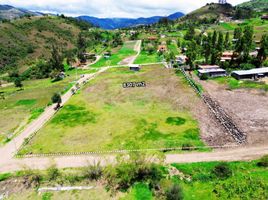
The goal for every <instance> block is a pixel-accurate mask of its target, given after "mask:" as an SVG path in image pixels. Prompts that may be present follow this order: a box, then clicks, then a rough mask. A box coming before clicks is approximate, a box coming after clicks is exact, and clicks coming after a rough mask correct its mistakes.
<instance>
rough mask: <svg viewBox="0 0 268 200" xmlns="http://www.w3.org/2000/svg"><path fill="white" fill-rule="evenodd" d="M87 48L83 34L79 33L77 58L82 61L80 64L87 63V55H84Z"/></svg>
mask: <svg viewBox="0 0 268 200" xmlns="http://www.w3.org/2000/svg"><path fill="white" fill-rule="evenodd" d="M86 47H87V44H86V40H85V38H84V37H83V35H82V33H79V35H78V39H77V49H78V51H77V57H78V59H79V60H80V62H85V61H86V58H85V55H84V53H85V51H86Z"/></svg>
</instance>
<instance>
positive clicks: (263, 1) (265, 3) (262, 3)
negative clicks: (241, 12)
mask: <svg viewBox="0 0 268 200" xmlns="http://www.w3.org/2000/svg"><path fill="white" fill-rule="evenodd" d="M237 7H240V8H250V9H253V10H256V11H266V12H268V0H251V1H248V2H244V3H242V4H239V5H237Z"/></svg>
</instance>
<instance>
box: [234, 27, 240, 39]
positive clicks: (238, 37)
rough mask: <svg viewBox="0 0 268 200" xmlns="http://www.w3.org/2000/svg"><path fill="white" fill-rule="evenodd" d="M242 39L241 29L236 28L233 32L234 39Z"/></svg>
mask: <svg viewBox="0 0 268 200" xmlns="http://www.w3.org/2000/svg"><path fill="white" fill-rule="evenodd" d="M241 37H242V28H241V27H237V28H235V30H234V39H240V38H241Z"/></svg>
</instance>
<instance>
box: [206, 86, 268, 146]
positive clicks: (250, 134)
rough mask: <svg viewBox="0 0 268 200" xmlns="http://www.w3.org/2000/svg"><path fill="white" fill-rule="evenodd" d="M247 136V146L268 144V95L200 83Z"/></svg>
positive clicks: (254, 90)
mask: <svg viewBox="0 0 268 200" xmlns="http://www.w3.org/2000/svg"><path fill="white" fill-rule="evenodd" d="M201 84H202V85H203V87H204V89H205V90H206V91H207V92H208V93H209V94H210V95H211V96H212V97H213V98H214V99H216V100H217V101H218V102H219V103H220V105H221V106H222V107H223V108H224V110H225V111H226V112H227V113H228V114H229V115H230V116H231V117H232V118H233V119H234V121H235V123H236V124H237V125H238V127H239V128H240V129H242V130H243V131H244V132H245V133H246V135H247V144H248V145H264V144H268V93H267V92H266V93H265V92H264V91H261V90H256V89H239V90H228V89H227V88H226V87H225V86H223V85H219V84H218V83H216V82H214V81H201Z"/></svg>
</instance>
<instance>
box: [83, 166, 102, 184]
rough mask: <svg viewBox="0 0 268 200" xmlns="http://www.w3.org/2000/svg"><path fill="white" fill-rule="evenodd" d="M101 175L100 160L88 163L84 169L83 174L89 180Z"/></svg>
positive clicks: (98, 177)
mask: <svg viewBox="0 0 268 200" xmlns="http://www.w3.org/2000/svg"><path fill="white" fill-rule="evenodd" d="M102 175H103V169H102V167H101V166H100V162H98V163H94V164H93V165H89V166H87V167H86V168H85V169H84V176H85V177H86V178H88V179H89V180H99V179H100V178H101V177H102Z"/></svg>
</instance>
